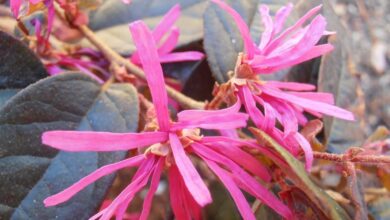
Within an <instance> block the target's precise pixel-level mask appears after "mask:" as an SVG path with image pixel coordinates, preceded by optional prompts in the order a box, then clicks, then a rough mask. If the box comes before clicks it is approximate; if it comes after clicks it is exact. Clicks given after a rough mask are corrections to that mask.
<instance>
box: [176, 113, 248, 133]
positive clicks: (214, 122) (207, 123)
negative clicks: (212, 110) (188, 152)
mask: <svg viewBox="0 0 390 220" xmlns="http://www.w3.org/2000/svg"><path fill="white" fill-rule="evenodd" d="M247 120H248V115H247V114H244V113H235V114H229V115H228V114H223V115H211V116H209V117H203V118H199V119H197V120H191V121H179V122H177V123H175V124H173V125H172V130H181V129H184V128H203V129H216V130H220V129H235V128H242V127H245V126H246V121H247Z"/></svg>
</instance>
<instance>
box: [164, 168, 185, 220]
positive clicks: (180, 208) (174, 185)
mask: <svg viewBox="0 0 390 220" xmlns="http://www.w3.org/2000/svg"><path fill="white" fill-rule="evenodd" d="M168 179H169V197H170V201H171V207H172V210H173V213H174V214H175V217H176V219H180V220H191V213H190V211H189V210H188V209H187V208H186V206H185V201H184V198H183V196H182V195H183V193H182V189H183V188H184V186H183V185H184V183H183V180H182V178H181V177H180V173H179V170H178V169H177V166H175V165H173V166H171V167H170V168H169V172H168Z"/></svg>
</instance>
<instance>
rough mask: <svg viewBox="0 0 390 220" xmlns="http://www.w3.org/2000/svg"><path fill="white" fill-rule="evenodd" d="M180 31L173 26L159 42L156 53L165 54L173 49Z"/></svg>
mask: <svg viewBox="0 0 390 220" xmlns="http://www.w3.org/2000/svg"><path fill="white" fill-rule="evenodd" d="M179 35H180V31H179V29H178V28H177V27H173V28H172V30H171V32H170V33H169V35H168V36H167V38H166V40H165V41H164V42H163V43H161V44H159V48H158V54H159V55H160V56H161V55H162V54H167V53H169V52H171V51H172V50H174V49H175V47H176V44H177V42H178V41H179ZM160 58H161V57H160Z"/></svg>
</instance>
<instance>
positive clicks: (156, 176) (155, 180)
mask: <svg viewBox="0 0 390 220" xmlns="http://www.w3.org/2000/svg"><path fill="white" fill-rule="evenodd" d="M164 160H165V158H160V159H159V160H158V162H157V166H156V168H155V170H154V172H153V176H152V180H151V183H150V188H149V191H148V194H147V195H146V197H145V199H144V204H143V206H142V212H141V216H140V218H139V219H140V220H146V219H147V218H148V215H149V212H150V208H151V206H152V200H153V196H154V193H155V192H156V190H157V187H158V184H159V182H160V177H161V173H162V170H163V168H164Z"/></svg>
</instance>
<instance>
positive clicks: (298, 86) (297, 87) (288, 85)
mask: <svg viewBox="0 0 390 220" xmlns="http://www.w3.org/2000/svg"><path fill="white" fill-rule="evenodd" d="M266 85H267V86H272V87H276V88H279V89H287V90H293V91H312V90H315V89H316V87H315V86H314V85H311V84H306V83H297V82H279V81H267V82H266Z"/></svg>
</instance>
